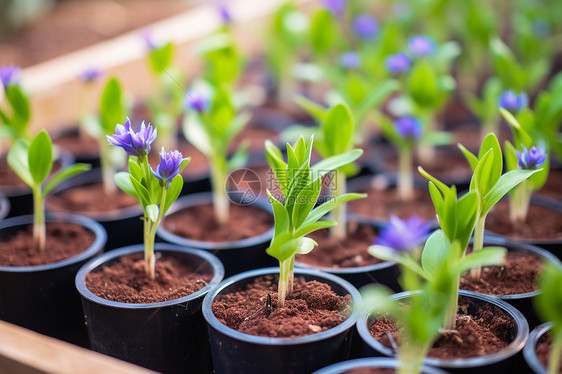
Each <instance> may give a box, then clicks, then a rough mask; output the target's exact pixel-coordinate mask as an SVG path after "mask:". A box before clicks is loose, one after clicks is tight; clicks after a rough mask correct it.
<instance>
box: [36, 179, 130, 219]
mask: <svg viewBox="0 0 562 374" xmlns="http://www.w3.org/2000/svg"><path fill="white" fill-rule="evenodd" d="M47 201H48V205H49V208H52V210H53V211H71V212H89V213H95V212H109V211H112V210H117V209H123V208H127V207H130V206H133V205H136V204H138V201H137V200H136V199H135V198H134V197H132V196H130V195H127V194H126V193H125V192H123V191H121V190H120V189H119V188H117V191H116V195H115V196H109V195H107V193H106V192H105V190H104V188H103V184H102V183H92V184H87V185H83V186H76V187H72V188H68V189H64V190H62V191H60V192H59V193H57V194H54V195H52V196H49V197H48V198H47Z"/></svg>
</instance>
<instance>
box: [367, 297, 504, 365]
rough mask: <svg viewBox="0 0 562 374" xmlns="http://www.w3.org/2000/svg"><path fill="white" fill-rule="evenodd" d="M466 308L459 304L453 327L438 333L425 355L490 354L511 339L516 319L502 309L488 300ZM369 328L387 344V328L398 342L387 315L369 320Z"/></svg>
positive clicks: (396, 334) (464, 355)
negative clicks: (477, 305)
mask: <svg viewBox="0 0 562 374" xmlns="http://www.w3.org/2000/svg"><path fill="white" fill-rule="evenodd" d="M468 308H469V306H468V305H467V304H462V303H461V304H460V305H459V312H460V313H458V314H457V321H456V328H455V331H451V332H446V333H443V334H441V335H440V336H439V338H437V340H436V341H435V343H434V344H433V346H432V347H431V349H430V350H429V353H428V357H436V358H442V359H455V358H469V357H477V356H483V355H489V354H492V353H495V352H497V351H499V350H500V349H502V348H503V347H505V346H507V345H508V344H509V343H510V342H511V331H512V328H513V326H514V323H515V322H514V321H513V320H512V319H511V318H510V317H509V316H508V315H507V314H506V313H505V312H503V311H502V310H500V309H499V308H497V307H495V306H492V305H490V304H487V305H486V306H482V307H479V308H478V309H477V310H476V313H467V312H466V311H467V309H468ZM369 331H370V333H371V335H372V336H373V337H375V339H377V340H378V341H379V342H381V343H382V344H383V345H385V346H386V347H388V348H391V347H392V345H391V342H390V339H389V338H388V335H387V333H386V332H387V331H388V332H389V333H390V335H391V336H392V338H393V340H394V341H395V342H396V343H397V344H399V341H400V336H399V335H400V332H399V329H397V326H396V324H395V323H394V322H393V321H392V320H390V319H388V318H385V317H380V318H376V319H373V320H370V321H369Z"/></svg>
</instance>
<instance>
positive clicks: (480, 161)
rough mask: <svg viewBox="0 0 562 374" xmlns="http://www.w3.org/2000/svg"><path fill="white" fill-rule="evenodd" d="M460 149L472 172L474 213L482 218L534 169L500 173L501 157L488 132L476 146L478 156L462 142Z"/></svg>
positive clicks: (495, 140)
mask: <svg viewBox="0 0 562 374" xmlns="http://www.w3.org/2000/svg"><path fill="white" fill-rule="evenodd" d="M459 148H460V150H461V151H462V152H463V154H464V156H465V157H466V159H467V160H468V162H469V164H470V167H471V168H472V171H473V174H472V179H471V180H470V191H471V192H472V191H474V192H476V196H477V197H478V216H479V217H485V216H486V214H488V212H489V211H490V209H492V208H493V206H494V205H496V203H497V202H498V201H500V199H501V198H502V197H503V196H504V195H505V194H507V193H508V192H509V191H511V190H512V189H513V188H515V187H516V186H517V185H518V184H520V183H521V182H523V181H524V180H526V179H527V178H529V177H530V176H531V175H533V174H534V173H536V172H537V171H538V170H521V169H517V170H510V171H508V172H507V173H505V174H502V169H503V156H502V151H501V148H500V144H499V142H498V138H497V137H496V135H495V134H494V133H490V134H488V135H487V136H486V137H485V138H484V140H483V141H482V144H481V146H480V150H479V152H478V157H476V156H475V155H474V154H472V153H471V152H470V151H469V150H468V149H466V148H465V147H464V146H462V144H459Z"/></svg>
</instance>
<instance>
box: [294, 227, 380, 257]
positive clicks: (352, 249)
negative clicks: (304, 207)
mask: <svg viewBox="0 0 562 374" xmlns="http://www.w3.org/2000/svg"><path fill="white" fill-rule="evenodd" d="M308 236H309V237H310V238H312V239H314V240H316V242H317V243H318V247H316V248H315V249H314V250H313V251H312V252H310V253H308V254H307V255H298V256H297V257H296V260H297V261H298V262H302V263H305V264H309V265H313V266H318V267H329V268H347V267H357V266H366V265H372V264H377V263H379V262H382V261H381V260H379V259H377V258H375V257H373V256H371V255H370V254H369V253H368V252H367V248H369V246H370V245H371V244H372V243H373V239H374V238H376V237H377V232H376V231H375V229H374V228H373V227H372V226H369V225H363V224H358V223H356V222H348V231H347V237H346V238H345V239H344V240H342V241H339V240H337V239H335V238H334V237H333V236H332V235H331V234H330V231H329V229H324V230H319V231H315V232H313V233H312V234H310V235H308Z"/></svg>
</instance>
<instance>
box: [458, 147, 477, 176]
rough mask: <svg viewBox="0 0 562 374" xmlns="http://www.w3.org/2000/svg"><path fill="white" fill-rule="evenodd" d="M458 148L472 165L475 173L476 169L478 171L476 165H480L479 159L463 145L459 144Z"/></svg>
mask: <svg viewBox="0 0 562 374" xmlns="http://www.w3.org/2000/svg"><path fill="white" fill-rule="evenodd" d="M457 147H459V149H460V150H461V152H462V153H463V155H464V157H465V158H466V160H467V161H468V163H469V164H470V168H471V169H472V171H473V172H474V169H476V165H478V158H477V157H476V156H475V155H474V154H473V153H472V152H470V151H469V150H468V149H466V148H465V146H464V145H462V144H461V143H458V144H457Z"/></svg>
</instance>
